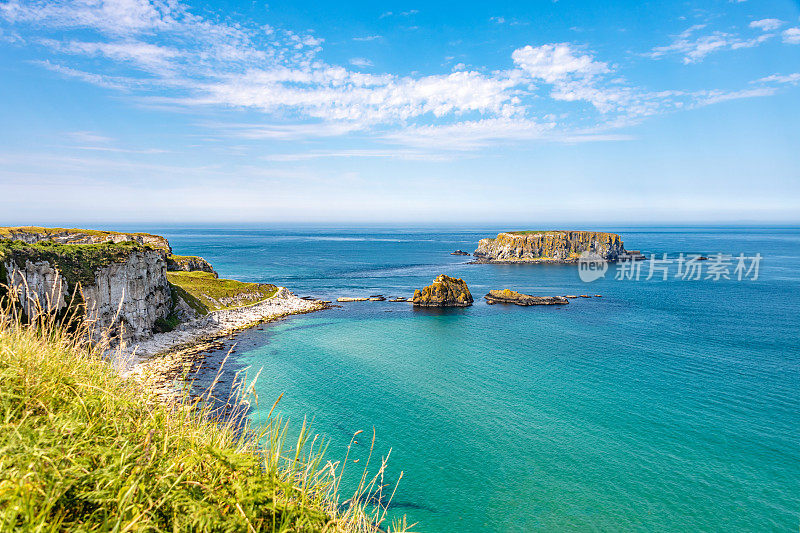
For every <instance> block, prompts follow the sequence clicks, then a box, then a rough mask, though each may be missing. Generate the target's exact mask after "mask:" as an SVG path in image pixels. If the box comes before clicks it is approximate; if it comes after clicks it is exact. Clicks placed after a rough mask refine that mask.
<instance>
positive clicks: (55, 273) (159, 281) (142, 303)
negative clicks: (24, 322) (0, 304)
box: [3, 247, 172, 339]
mask: <svg viewBox="0 0 800 533" xmlns="http://www.w3.org/2000/svg"><path fill="white" fill-rule="evenodd" d="M115 259H119V260H116V261H112V262H109V263H108V264H105V265H103V266H100V267H99V268H97V269H96V270H95V272H94V276H93V280H94V281H93V282H91V283H85V282H80V280H70V279H67V277H65V276H64V275H63V274H62V273H61V272H62V270H63V269H61V268H59V267H60V265H59V257H58V255H57V247H54V250H52V255H51V257H50V259H49V260H40V261H31V260H29V259H24V261H22V260H20V259H19V258H18V257H14V256H13V255H12V256H11V257H8V258H6V259H5V261H4V262H3V270H4V271H5V273H6V280H3V282H4V283H8V285H9V286H10V287H11V290H12V291H13V292H14V293H16V294H17V296H18V298H19V302H20V304H21V306H22V308H23V310H24V311H25V313H26V315H27V316H28V317H29V318H35V317H36V316H37V315H38V314H39V313H40V312H56V313H58V312H62V311H64V310H65V308H66V307H67V306H68V305H69V304H70V303H72V304H73V305H81V306H83V312H84V314H85V316H86V318H87V319H88V321H89V324H90V327H91V329H92V336H93V337H95V338H97V337H99V336H100V335H102V334H104V333H108V334H109V335H111V336H115V337H116V336H119V337H121V338H123V339H141V338H145V337H148V336H149V335H151V334H152V332H153V326H154V325H155V323H156V321H157V320H158V319H160V318H164V317H165V316H166V315H168V314H169V312H170V309H171V305H172V296H171V292H170V286H169V284H168V283H167V277H166V271H167V268H166V257H165V254H164V252H163V251H161V250H151V249H133V250H131V251H130V253H129V254H127V255H126V256H125V257H124V258H122V259H120V258H115ZM20 263H22V264H20ZM73 295H75V298H74V299H73Z"/></svg>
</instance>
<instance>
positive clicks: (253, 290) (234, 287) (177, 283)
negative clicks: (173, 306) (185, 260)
mask: <svg viewBox="0 0 800 533" xmlns="http://www.w3.org/2000/svg"><path fill="white" fill-rule="evenodd" d="M167 279H168V280H169V282H170V283H171V284H172V286H173V289H175V290H176V292H177V293H178V294H179V295H180V296H181V297H182V298H183V299H184V300H185V301H186V303H188V304H189V305H190V306H191V307H192V308H193V309H194V310H195V311H197V312H198V313H200V314H203V315H205V314H207V313H209V312H210V311H218V310H220V309H232V308H235V307H241V306H244V305H250V304H254V303H256V302H260V301H262V300H265V299H267V298H271V297H272V296H274V295H275V293H276V292H277V290H278V288H277V287H276V286H275V285H270V284H265V283H246V282H243V281H236V280H232V279H218V278H215V277H214V274H212V273H210V272H181V271H176V272H167Z"/></svg>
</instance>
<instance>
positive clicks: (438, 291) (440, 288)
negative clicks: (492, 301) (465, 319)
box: [411, 274, 473, 307]
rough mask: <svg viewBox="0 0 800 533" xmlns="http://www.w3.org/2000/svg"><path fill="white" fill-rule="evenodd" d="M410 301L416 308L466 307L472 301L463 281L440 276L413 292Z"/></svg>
mask: <svg viewBox="0 0 800 533" xmlns="http://www.w3.org/2000/svg"><path fill="white" fill-rule="evenodd" d="M411 301H412V303H413V304H414V305H415V306H418V307H468V306H470V305H472V302H473V299H472V294H471V293H470V292H469V288H468V287H467V284H466V282H465V281H464V280H463V279H461V278H453V277H450V276H447V275H445V274H440V275H439V276H437V277H436V279H434V280H433V283H432V284H430V285H428V286H427V287H425V288H424V289H422V290H419V289H417V290H416V291H414V296H413V298H412V300H411Z"/></svg>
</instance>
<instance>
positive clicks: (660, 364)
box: [147, 226, 800, 532]
mask: <svg viewBox="0 0 800 533" xmlns="http://www.w3.org/2000/svg"><path fill="white" fill-rule="evenodd" d="M503 229H525V228H498V227H494V228H492V227H484V228H479V227H476V228H462V229H458V228H452V227H451V228H414V227H408V228H378V229H370V228H367V227H363V226H362V227H311V226H301V227H297V226H295V227H288V226H286V227H277V226H266V227H255V226H254V227H226V228H192V227H151V228H147V230H148V231H152V232H155V233H159V234H162V235H165V236H166V237H168V238H169V240H170V243H171V244H172V246H173V248H174V251H175V253H179V254H186V255H201V256H203V257H205V258H206V259H208V260H209V261H211V263H212V264H213V265H214V266H215V267H216V269H217V270H218V271H219V273H220V275H221V276H222V277H230V278H236V279H240V280H244V281H259V282H269V283H275V284H277V285H283V286H286V287H289V288H290V289H291V290H293V291H294V292H295V293H297V294H298V295H299V296H314V297H319V298H324V299H334V300H335V298H336V297H339V296H369V295H372V294H383V295H385V296H387V297H391V296H406V297H407V296H410V295H411V294H412V293H413V291H414V289H416V288H421V287H423V286H425V285H427V284H429V283H430V282H431V281H432V280H433V278H434V277H435V276H436V275H438V274H440V273H446V274H449V275H453V276H457V277H461V278H463V279H464V280H465V281H466V282H467V283H468V285H469V288H470V290H471V291H472V294H473V296H474V297H475V299H476V302H475V305H474V306H472V307H469V308H465V309H453V310H447V311H430V310H419V309H413V308H412V306H411V305H410V304H407V303H391V302H388V301H387V302H357V303H347V304H342V307H341V308H335V309H331V310H327V311H323V312H319V313H315V314H310V315H302V316H297V317H292V318H289V319H286V320H282V321H280V322H277V323H273V324H269V325H265V326H262V327H260V328H257V329H253V330H250V331H247V332H244V333H241V334H239V335H237V336H236V338H235V339H234V340H232V341H231V343H233V342H236V347H235V350H234V355H233V362H232V368H234V369H238V368H242V367H250V371H249V373H250V375H253V374H255V372H256V371H257V370H258V369H263V370H262V372H261V376H260V378H259V380H258V384H257V393H258V396H259V405H258V406H257V407H255V408H254V409H253V411H252V413H251V416H252V419H253V420H254V422H256V423H258V422H259V421H263V420H264V419H265V417H266V414H267V412H268V411H269V408H270V407H271V405H272V403H273V401H274V400H275V399H276V398H278V396H279V395H280V394H283V395H284V396H283V399H282V400H281V402H280V403H279V405H278V408H277V410H278V411H280V413H281V414H282V415H284V416H286V417H289V418H290V419H291V421H292V425H293V426H294V427H296V428H299V426H300V425H301V424H302V421H303V418H304V416H307V417H308V418H309V420H312V421H313V422H312V424H313V429H314V432H315V433H320V434H322V435H325V436H327V437H328V438H329V439H330V448H329V451H328V456H329V458H330V459H339V458H342V457H343V455H344V451H345V447H346V445H347V443H348V442H349V440H350V436H351V435H352V434H353V433H354V432H355V431H357V430H365V434H363V435H361V436H360V438H359V445H358V446H357V447H356V448H355V452H354V453H355V456H356V457H357V458H360V459H361V460H362V461H361V464H363V462H364V459H365V457H366V453H367V450H368V446H369V436H368V434H369V433H371V431H372V428H373V427H374V428H375V431H376V434H377V440H376V448H377V452H378V453H379V454H385V453H386V452H387V451H388V450H389V449H390V448H391V450H392V452H391V460H390V467H389V471H388V477H387V481H388V482H390V483H391V482H392V481H394V480H396V479H397V478H398V476H399V472H400V471H401V470H402V471H403V472H404V474H403V479H402V481H401V483H400V485H399V488H398V490H397V494H396V496H395V499H394V501H393V505H392V507H391V512H392V514H393V515H395V516H396V515H402V514H406V515H408V518H409V520H410V521H412V522H418V523H419V525H418V526H417V529H418V530H421V531H429V532H445V531H563V530H579V531H585V530H603V531H620V530H627V531H630V530H638V531H772V530H775V531H798V527H800V345H799V343H800V339H799V338H798V337H799V336H800V228H786V227H776V228H769V227H752V228H745V227H699V228H690V227H664V228H659V227H628V228H626V227H614V228H603V227H597V228H580V229H597V230H608V231H615V232H618V233H620V234H621V235H622V237H623V240H624V242H625V245H626V247H627V248H628V249H637V250H642V251H643V252H644V253H645V254H647V255H648V256H651V255H653V254H655V255H656V256H657V257H658V258H660V259H661V258H663V254H667V259H668V260H669V259H673V260H674V259H677V258H678V257H679V254H681V253H683V254H684V255H687V254H696V253H701V254H704V255H706V256H709V257H711V256H712V255H713V254H716V253H722V254H726V255H731V256H733V259H732V260H731V261H730V262H729V263H728V262H727V261H726V260H725V259H726V258H723V260H722V261H716V260H714V259H713V257H712V260H709V261H704V262H702V268H703V269H704V270H703V272H702V273H701V277H700V279H682V278H681V277H676V272H677V263H673V264H671V265H669V268H670V270H669V272H668V279H667V280H666V281H665V280H663V279H662V275H663V274H662V273H661V271H656V272H655V274H654V276H653V277H652V278H651V279H650V280H647V279H645V278H646V277H647V276H648V274H649V267H650V264H649V263H648V262H643V263H642V264H641V267H640V268H641V272H640V279H639V280H636V279H615V278H616V277H617V276H616V275H617V271H618V269H619V268H620V266H619V265H612V266H611V267H610V268H609V270H608V272H606V275H605V277H603V278H600V279H598V280H596V281H594V282H592V283H585V282H583V281H581V279H580V278H579V276H578V269H577V267H576V266H575V265H472V264H467V261H468V260H469V259H470V258H469V257H459V256H451V255H450V252H451V251H453V250H455V249H458V248H460V249H463V250H465V251H468V252H472V251H473V250H474V249H475V248H476V246H477V242H478V240H479V239H480V238H483V237H489V236H494V235H496V234H497V233H498V232H499V231H501V230H503ZM739 254H744V255H745V258H746V259H747V261H746V262H745V264H744V266H745V267H748V268H749V267H750V266H752V261H751V260H750V259H749V258H752V257H754V256H755V255H756V254H760V255H761V258H762V259H761V260H760V262H759V263H758V277H757V279H752V278H753V277H755V271H754V270H751V271H750V272H749V275H747V272H746V271H739V273H741V274H744V275H743V279H742V280H738V279H737V271H736V266H737V261H738V259H737V256H738V255H739ZM712 263H714V265H713V266H712ZM726 268H727V275H728V277H730V278H731V279H725V278H724V274H725V270H726ZM720 270H721V271H722V272H723V274H722V275H721V279H719V280H714V277H715V275H712V277H711V278H710V279H707V277H708V272H713V271H716V272H719V271H720ZM634 278H635V276H634ZM502 288H510V289H514V290H518V291H521V292H524V293H528V294H534V295H542V296H548V295H564V294H589V295H595V294H600V295H602V298H590V299H582V298H579V299H575V300H571V301H570V303H569V304H568V305H565V306H535V307H517V306H503V305H493V306H490V305H486V304H485V303H484V301H483V298H482V297H483V295H484V294H485V293H486V292H488V290H490V289H502Z"/></svg>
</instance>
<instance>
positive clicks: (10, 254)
mask: <svg viewBox="0 0 800 533" xmlns="http://www.w3.org/2000/svg"><path fill="white" fill-rule="evenodd" d="M0 229H3V228H0ZM152 249H153V248H152V247H151V246H150V245H148V244H140V243H138V242H136V241H124V242H118V243H114V242H102V243H99V244H58V243H55V242H52V241H40V242H36V243H26V242H23V241H20V240H16V241H11V240H0V263H6V262H8V261H13V262H14V263H15V264H16V266H17V267H18V268H20V269H24V268H25V264H26V262H27V261H30V262H31V263H38V262H40V261H46V262H48V263H50V264H51V265H53V266H54V267H56V268H58V271H59V272H60V273H61V275H62V276H63V277H64V281H66V283H67V286H68V287H69V288H70V289H74V288H75V287H76V286H77V285H78V284H81V285H84V286H86V285H91V284H93V283H94V282H95V273H96V272H97V270H98V269H100V268H102V267H105V266H108V265H110V264H112V263H119V262H122V261H125V260H126V259H127V258H128V257H130V255H131V254H132V253H134V252H143V251H146V250H152ZM6 275H7V273H6V272H5V271H4V270H2V271H0V282H2V283H5V280H6Z"/></svg>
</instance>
